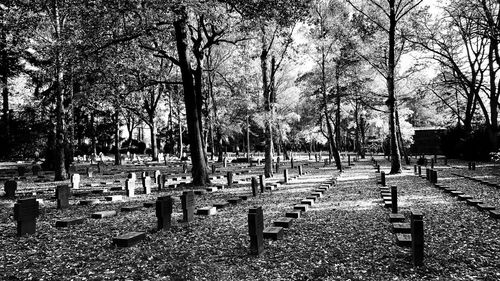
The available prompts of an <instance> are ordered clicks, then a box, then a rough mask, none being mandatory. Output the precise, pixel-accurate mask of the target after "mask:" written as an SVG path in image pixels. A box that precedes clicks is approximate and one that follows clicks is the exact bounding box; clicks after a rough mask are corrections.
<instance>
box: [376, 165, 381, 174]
mask: <svg viewBox="0 0 500 281" xmlns="http://www.w3.org/2000/svg"><path fill="white" fill-rule="evenodd" d="M377 173H380V165H379V164H377Z"/></svg>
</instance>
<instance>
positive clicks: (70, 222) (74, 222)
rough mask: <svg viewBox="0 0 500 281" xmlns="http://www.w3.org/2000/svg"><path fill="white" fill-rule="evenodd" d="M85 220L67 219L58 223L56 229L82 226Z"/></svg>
mask: <svg viewBox="0 0 500 281" xmlns="http://www.w3.org/2000/svg"><path fill="white" fill-rule="evenodd" d="M84 221H85V218H66V219H62V220H58V221H56V227H68V226H72V225H77V224H82V223H83V222H84Z"/></svg>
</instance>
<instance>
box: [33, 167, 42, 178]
mask: <svg viewBox="0 0 500 281" xmlns="http://www.w3.org/2000/svg"><path fill="white" fill-rule="evenodd" d="M41 170H42V167H41V166H40V165H38V164H35V165H33V167H32V168H31V171H32V172H33V175H34V176H37V177H38V176H39V174H40V171H41Z"/></svg>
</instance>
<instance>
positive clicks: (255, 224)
mask: <svg viewBox="0 0 500 281" xmlns="http://www.w3.org/2000/svg"><path fill="white" fill-rule="evenodd" d="M263 231H264V213H263V211H262V207H253V208H250V209H249V210H248V234H249V235H250V254H251V255H260V254H262V253H263V252H264V234H263Z"/></svg>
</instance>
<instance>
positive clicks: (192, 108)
mask: <svg viewBox="0 0 500 281" xmlns="http://www.w3.org/2000/svg"><path fill="white" fill-rule="evenodd" d="M175 13H176V15H177V17H178V18H177V19H176V20H175V21H174V29H175V39H176V46H177V53H178V56H179V66H180V70H181V75H182V84H183V86H184V103H185V105H186V119H187V126H188V133H189V142H190V149H191V164H192V167H193V168H192V171H191V173H192V176H193V185H195V186H205V185H207V184H208V183H209V182H210V180H209V178H208V171H207V163H206V161H205V153H204V150H203V139H202V128H201V126H200V125H201V112H199V111H200V110H199V109H200V108H201V107H200V103H201V102H202V101H201V100H200V99H199V97H198V96H197V93H196V89H195V84H194V81H193V70H192V68H191V62H190V59H189V55H188V34H189V31H188V14H187V11H186V9H185V7H181V8H179V9H177V10H176V11H175Z"/></svg>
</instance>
